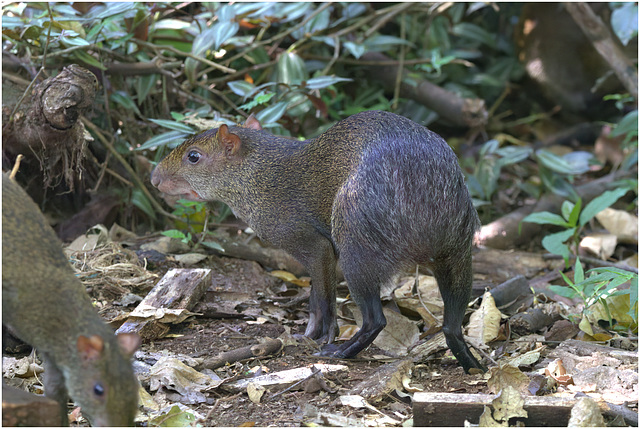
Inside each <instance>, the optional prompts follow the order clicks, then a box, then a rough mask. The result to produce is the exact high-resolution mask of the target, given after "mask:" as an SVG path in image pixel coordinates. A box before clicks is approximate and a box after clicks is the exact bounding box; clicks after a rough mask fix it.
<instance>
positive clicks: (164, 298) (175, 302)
mask: <svg viewBox="0 0 640 429" xmlns="http://www.w3.org/2000/svg"><path fill="white" fill-rule="evenodd" d="M210 283H211V270H210V269H206V268H189V269H177V268H174V269H171V270H169V271H168V272H167V274H165V275H164V277H163V278H162V279H160V281H159V282H158V283H157V284H156V285H155V287H154V288H153V289H152V290H151V292H149V293H148V294H147V296H146V297H145V298H144V299H143V300H142V302H140V304H138V307H136V310H138V309H142V308H148V307H154V308H165V309H170V310H191V309H192V308H193V306H194V305H196V303H197V302H198V300H200V299H201V298H202V296H203V295H204V293H205V292H206V291H207V289H208V288H209V285H210ZM136 310H134V311H133V313H135V312H136ZM168 330H169V328H168V326H167V325H166V324H164V323H162V322H159V321H157V320H153V319H149V318H141V317H137V316H131V317H129V318H128V319H127V321H126V322H124V323H123V324H122V326H120V328H119V329H118V330H117V331H116V334H121V333H137V334H138V335H140V336H141V337H142V338H143V339H144V340H150V339H154V338H158V337H160V336H162V335H164V334H165V333H166V332H167V331H168Z"/></svg>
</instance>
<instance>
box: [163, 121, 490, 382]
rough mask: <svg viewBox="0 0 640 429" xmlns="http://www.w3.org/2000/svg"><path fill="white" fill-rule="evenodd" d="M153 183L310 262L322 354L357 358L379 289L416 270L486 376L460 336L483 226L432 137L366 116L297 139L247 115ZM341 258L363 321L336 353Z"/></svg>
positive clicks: (455, 343) (183, 148)
mask: <svg viewBox="0 0 640 429" xmlns="http://www.w3.org/2000/svg"><path fill="white" fill-rule="evenodd" d="M151 181H152V183H153V185H154V186H156V187H157V188H158V189H159V190H160V191H162V192H165V193H167V194H171V195H181V196H183V198H188V199H192V200H198V201H212V200H219V201H222V202H225V203H226V204H228V205H229V207H231V209H232V210H233V211H234V213H235V214H236V215H237V216H238V217H240V218H242V219H244V220H245V221H246V222H247V223H248V224H249V226H251V228H253V230H254V231H255V232H256V233H257V234H258V235H259V236H260V237H261V238H262V239H264V240H265V241H267V242H269V243H271V244H273V245H275V246H279V247H281V248H283V249H285V250H286V251H288V252H289V253H291V254H292V255H293V256H294V257H295V258H297V259H298V260H299V261H300V262H301V263H302V264H303V265H305V267H306V268H307V270H308V271H309V273H310V275H311V285H312V288H311V296H310V298H309V324H308V325H307V329H306V331H305V335H306V336H308V337H310V338H312V339H315V340H318V341H320V342H327V343H329V344H327V345H326V346H324V347H323V349H322V352H321V355H323V356H335V357H345V358H348V357H353V356H355V355H356V354H357V353H358V352H360V351H361V350H362V349H363V348H365V347H367V346H368V345H369V344H371V342H372V341H373V340H374V339H375V337H376V336H377V335H378V333H379V332H380V331H381V330H382V329H383V328H384V327H385V325H386V320H385V317H384V315H383V313H382V304H381V301H380V287H381V285H383V284H385V283H389V282H391V281H392V280H393V278H394V277H395V276H396V275H397V274H399V273H400V272H401V271H402V270H405V269H415V267H416V264H419V265H423V266H426V267H429V268H430V269H431V270H432V271H433V273H434V275H435V277H436V280H437V282H438V285H439V288H440V292H441V295H442V298H443V301H444V306H445V312H444V324H443V331H444V334H445V336H446V339H447V344H448V345H449V348H450V349H451V351H452V352H453V354H454V355H455V356H456V358H457V359H458V361H459V362H460V364H461V365H462V366H463V367H464V369H465V370H466V371H468V370H469V369H470V368H481V369H482V366H481V365H480V363H479V362H478V361H477V360H476V359H475V357H474V356H473V355H472V354H471V352H470V350H469V348H468V347H467V344H466V343H465V342H464V339H463V337H462V329H461V325H462V319H463V317H464V313H465V309H466V306H467V303H468V301H469V298H470V293H471V281H472V272H471V242H472V238H473V235H474V232H475V231H476V230H477V229H478V228H479V226H480V221H479V219H478V214H477V212H476V210H475V209H474V207H473V205H472V203H471V199H470V197H469V192H468V190H467V188H466V186H465V183H464V177H463V174H462V171H461V170H460V167H459V166H458V161H457V158H456V156H455V154H454V153H453V151H452V150H451V148H450V147H449V146H448V145H447V143H446V142H445V141H444V140H443V139H442V138H441V137H440V136H438V135H437V134H435V133H433V132H431V131H429V130H428V129H427V128H425V127H423V126H421V125H418V124H416V123H415V122H413V121H410V120H409V119H406V118H404V117H402V116H398V115H396V114H393V113H388V112H380V111H369V112H362V113H358V114H356V115H353V116H350V117H348V118H346V119H344V120H342V121H340V122H338V123H337V124H336V125H334V126H333V127H331V128H330V129H329V130H327V131H326V132H325V133H323V134H321V135H320V136H318V137H317V138H315V139H311V140H307V141H303V142H300V141H292V140H289V139H285V138H281V137H276V136H273V135H271V134H269V133H267V132H266V131H263V130H262V129H261V126H260V124H259V122H258V121H257V120H256V119H255V118H253V117H249V119H247V121H246V123H245V124H244V126H236V127H231V128H229V127H227V126H226V125H221V126H220V128H217V129H213V130H209V131H206V132H204V133H202V134H200V135H198V136H195V137H193V138H190V139H189V140H187V141H185V142H184V143H183V144H182V145H180V146H179V147H177V148H176V149H175V150H174V151H173V152H171V153H170V154H169V155H168V156H167V157H166V158H165V159H163V160H162V161H161V162H160V163H159V164H158V166H157V167H156V169H155V170H154V172H153V174H152V179H151ZM338 260H339V263H340V267H341V268H342V271H343V273H344V276H345V278H346V280H347V283H348V286H349V291H350V293H351V297H352V298H353V300H354V301H355V302H356V304H357V305H358V307H359V308H360V310H361V311H362V317H363V320H362V327H361V328H360V330H359V331H358V332H357V333H356V334H355V335H354V336H353V337H352V338H351V339H350V340H348V341H346V342H345V343H343V344H341V345H339V346H336V345H335V344H331V343H332V341H333V339H334V336H335V334H336V331H337V320H336V274H335V272H336V263H337V262H338Z"/></svg>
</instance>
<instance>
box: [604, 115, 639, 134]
mask: <svg viewBox="0 0 640 429" xmlns="http://www.w3.org/2000/svg"><path fill="white" fill-rule="evenodd" d="M610 135H611V137H618V136H624V135H629V136H632V137H633V136H637V135H638V110H637V109H636V110H632V111H631V112H629V113H627V114H626V115H625V116H624V117H623V118H622V119H621V120H620V122H619V123H618V125H616V127H615V128H614V129H613V131H611V134H610Z"/></svg>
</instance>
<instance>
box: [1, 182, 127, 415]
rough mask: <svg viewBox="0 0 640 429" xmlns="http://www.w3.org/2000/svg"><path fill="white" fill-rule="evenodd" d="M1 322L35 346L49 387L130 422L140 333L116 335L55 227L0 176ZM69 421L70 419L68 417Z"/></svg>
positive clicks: (87, 410) (63, 399)
mask: <svg viewBox="0 0 640 429" xmlns="http://www.w3.org/2000/svg"><path fill="white" fill-rule="evenodd" d="M2 323H3V324H5V325H7V326H8V327H9V328H10V329H11V331H12V332H13V333H14V334H15V335H16V336H18V337H19V338H20V339H22V340H23V341H25V342H26V343H28V344H30V345H31V346H33V347H35V348H36V349H37V350H38V352H39V353H40V354H41V356H42V357H43V361H44V365H45V373H44V385H45V394H46V395H47V396H49V397H52V398H53V399H55V400H57V401H58V403H59V404H60V409H61V416H62V421H61V424H63V425H66V426H68V420H67V409H66V408H67V407H66V404H67V399H68V397H69V396H71V398H73V399H74V400H75V401H76V402H78V403H79V404H80V406H81V409H82V414H83V415H84V416H85V417H87V419H88V420H89V421H90V422H91V424H92V425H93V426H132V425H133V418H134V416H135V413H136V410H137V404H138V383H137V381H136V379H135V376H134V375H133V369H132V367H131V363H130V361H129V358H130V357H131V354H132V353H133V352H134V350H135V348H136V347H137V345H138V342H139V338H138V337H137V336H131V335H125V336H118V338H117V339H116V336H115V335H114V334H113V331H112V330H111V329H110V328H109V327H108V326H106V325H105V323H104V322H103V321H102V320H101V319H100V316H98V314H97V312H96V311H95V310H94V308H93V306H92V304H91V300H90V299H89V297H88V296H87V294H86V292H85V290H84V286H83V285H82V283H80V281H79V280H78V279H77V278H76V277H75V275H74V273H73V270H72V269H71V267H70V266H69V263H68V262H67V259H66V257H65V256H64V254H63V252H62V248H61V245H60V242H59V241H58V239H57V237H56V235H55V233H54V232H53V229H51V227H50V226H49V225H48V224H47V222H46V219H45V217H44V216H43V215H42V213H40V210H39V209H38V207H37V206H36V205H35V204H34V202H33V201H32V200H31V199H30V198H29V196H28V195H27V193H26V192H24V190H22V188H20V186H18V185H17V184H16V183H14V182H13V181H12V180H10V179H9V178H8V177H7V176H6V175H5V174H3V175H2ZM65 423H66V424H65Z"/></svg>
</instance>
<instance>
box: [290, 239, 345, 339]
mask: <svg viewBox="0 0 640 429" xmlns="http://www.w3.org/2000/svg"><path fill="white" fill-rule="evenodd" d="M300 241H301V242H302V243H303V244H302V245H301V246H295V248H293V249H289V252H290V253H291V254H292V255H293V256H294V257H295V258H296V259H298V260H299V261H300V262H301V263H302V264H303V265H304V266H305V267H306V269H307V271H309V275H310V276H311V293H310V296H309V323H308V324H307V329H306V331H305V333H304V335H305V336H306V337H309V338H311V339H312V340H316V341H317V342H318V343H331V342H333V340H334V338H335V336H336V334H337V332H338V321H337V317H336V287H337V280H336V265H337V258H336V254H335V251H334V249H333V245H332V244H331V242H329V240H327V239H326V238H325V237H323V236H322V235H320V234H318V235H315V236H313V237H307V239H306V240H300ZM301 248H302V249H303V250H299V249H301Z"/></svg>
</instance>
